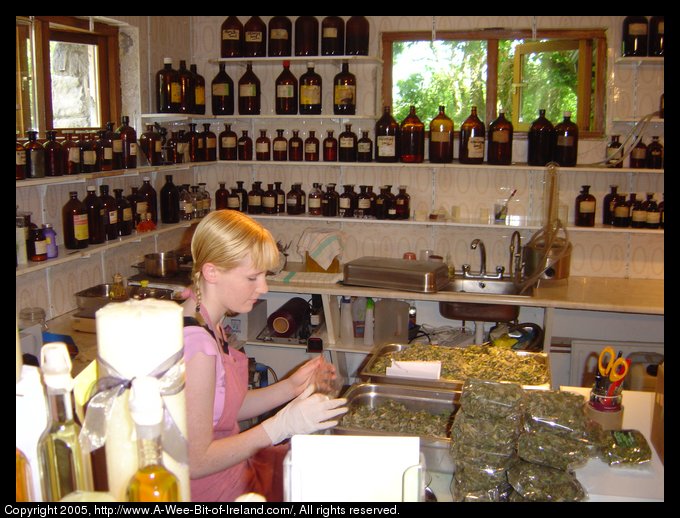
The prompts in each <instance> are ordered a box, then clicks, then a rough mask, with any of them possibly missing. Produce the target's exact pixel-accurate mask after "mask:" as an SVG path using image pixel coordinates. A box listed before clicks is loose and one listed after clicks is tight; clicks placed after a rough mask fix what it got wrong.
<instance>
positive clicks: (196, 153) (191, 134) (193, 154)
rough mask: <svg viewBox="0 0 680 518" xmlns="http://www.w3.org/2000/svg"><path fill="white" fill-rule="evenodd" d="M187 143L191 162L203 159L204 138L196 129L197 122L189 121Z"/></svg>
mask: <svg viewBox="0 0 680 518" xmlns="http://www.w3.org/2000/svg"><path fill="white" fill-rule="evenodd" d="M186 144H187V147H188V148H189V162H200V161H202V160H203V155H202V150H203V147H202V140H201V137H200V135H199V134H198V132H197V131H196V123H194V122H191V123H189V131H188V132H187V133H186Z"/></svg>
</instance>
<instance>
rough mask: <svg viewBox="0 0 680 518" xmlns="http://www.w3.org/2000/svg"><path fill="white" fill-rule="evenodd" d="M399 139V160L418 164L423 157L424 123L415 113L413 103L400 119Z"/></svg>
mask: <svg viewBox="0 0 680 518" xmlns="http://www.w3.org/2000/svg"><path fill="white" fill-rule="evenodd" d="M399 140H400V141H401V143H400V145H399V148H400V156H399V159H400V161H401V162H407V163H417V164H419V163H421V162H422V161H423V160H424V159H425V124H423V123H422V122H421V120H420V118H418V115H416V107H415V106H413V105H411V106H410V108H409V114H408V115H407V116H406V118H405V119H404V120H403V121H401V125H400V126H399Z"/></svg>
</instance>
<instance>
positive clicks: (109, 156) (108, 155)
mask: <svg viewBox="0 0 680 518" xmlns="http://www.w3.org/2000/svg"><path fill="white" fill-rule="evenodd" d="M104 160H113V148H112V147H105V148H104Z"/></svg>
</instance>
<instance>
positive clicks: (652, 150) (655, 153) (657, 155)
mask: <svg viewBox="0 0 680 518" xmlns="http://www.w3.org/2000/svg"><path fill="white" fill-rule="evenodd" d="M45 147H47V146H45ZM647 169H663V145H662V144H661V142H659V137H658V136H656V135H654V136H653V137H652V141H651V142H650V143H649V145H648V146H647Z"/></svg>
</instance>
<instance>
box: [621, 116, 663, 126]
mask: <svg viewBox="0 0 680 518" xmlns="http://www.w3.org/2000/svg"><path fill="white" fill-rule="evenodd" d="M640 119H641V117H616V118H614V119H612V122H613V123H617V122H619V123H624V124H635V123H637V122H640ZM648 122H649V123H651V124H663V123H664V119H661V118H659V117H652V118H651V119H649V121H648Z"/></svg>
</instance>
